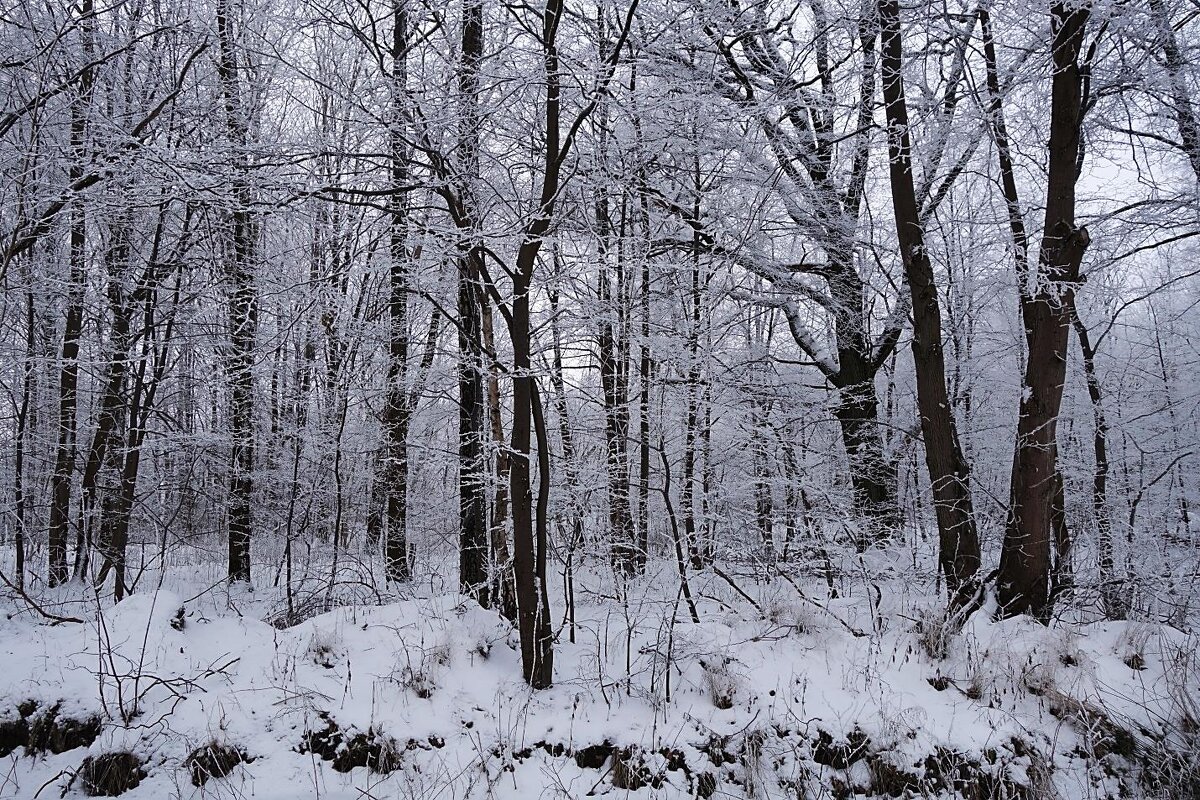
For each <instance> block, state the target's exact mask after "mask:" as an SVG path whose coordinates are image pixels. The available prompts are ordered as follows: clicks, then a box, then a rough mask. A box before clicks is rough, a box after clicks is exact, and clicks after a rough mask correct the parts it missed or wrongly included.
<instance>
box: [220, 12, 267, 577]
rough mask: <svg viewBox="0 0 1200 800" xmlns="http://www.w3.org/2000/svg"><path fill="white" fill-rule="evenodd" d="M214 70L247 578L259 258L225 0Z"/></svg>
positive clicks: (234, 520) (232, 569) (242, 560)
mask: <svg viewBox="0 0 1200 800" xmlns="http://www.w3.org/2000/svg"><path fill="white" fill-rule="evenodd" d="M216 18H217V37H218V39H219V47H220V57H219V58H218V60H217V73H218V77H219V79H220V83H221V94H222V98H223V100H224V105H225V126H226V134H227V136H228V137H229V146H230V147H231V148H232V151H233V153H232V157H233V167H234V178H233V181H232V185H231V195H232V196H231V201H232V204H233V210H232V211H231V212H230V213H229V219H228V224H229V247H230V252H229V254H228V255H227V256H226V259H225V279H226V280H227V281H228V283H229V289H228V292H229V308H228V311H229V329H230V348H229V353H228V356H227V358H226V372H227V374H228V376H229V384H230V401H229V434H230V438H231V440H232V448H231V452H230V478H229V570H228V574H229V580H230V581H242V582H245V583H249V582H250V541H251V538H252V514H251V495H252V489H253V483H252V474H253V471H254V439H255V436H254V372H253V366H254V339H255V334H256V332H257V329H258V297H257V294H256V291H255V287H254V270H255V261H256V259H257V256H258V224H257V221H256V219H255V217H254V214H253V212H252V211H251V199H252V198H251V189H250V176H249V162H248V154H247V145H248V139H249V120H248V109H247V108H246V107H245V101H244V97H243V90H242V79H241V76H240V75H239V69H240V67H239V65H238V57H237V47H238V45H237V35H236V32H235V30H234V21H233V10H232V9H231V7H230V0H217V7H216Z"/></svg>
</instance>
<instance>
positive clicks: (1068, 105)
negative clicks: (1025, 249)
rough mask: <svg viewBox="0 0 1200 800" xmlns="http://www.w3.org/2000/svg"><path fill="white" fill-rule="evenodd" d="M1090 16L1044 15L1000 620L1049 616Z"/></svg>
mask: <svg viewBox="0 0 1200 800" xmlns="http://www.w3.org/2000/svg"><path fill="white" fill-rule="evenodd" d="M1090 11H1091V7H1090V5H1089V4H1083V5H1070V6H1069V5H1064V4H1063V3H1056V4H1055V5H1054V6H1053V7H1052V8H1051V11H1050V23H1051V32H1052V41H1051V49H1052V54H1053V60H1054V77H1053V83H1052V88H1051V108H1050V148H1049V151H1050V152H1049V178H1048V184H1047V188H1046V216H1045V224H1044V227H1043V233H1042V244H1041V249H1040V252H1039V256H1038V270H1037V273H1036V275H1035V276H1034V279H1035V284H1034V286H1032V287H1030V288H1029V290H1028V293H1027V294H1025V295H1024V296H1023V297H1022V302H1021V316H1022V320H1023V322H1024V324H1025V330H1026V340H1027V342H1028V345H1029V360H1028V363H1027V365H1026V369H1025V382H1024V391H1023V392H1022V397H1021V404H1020V416H1019V418H1018V421H1017V440H1016V455H1015V457H1014V459H1013V468H1012V500H1011V505H1010V511H1009V521H1008V526H1007V529H1006V530H1005V536H1004V545H1003V549H1002V551H1001V556H1000V572H999V577H998V581H997V599H998V601H999V605H1000V611H999V613H1000V614H1001V615H1002V616H1012V615H1016V614H1024V613H1029V614H1032V615H1034V616H1036V617H1038V618H1039V619H1042V620H1046V619H1048V618H1049V615H1050V611H1051V597H1050V592H1049V582H1050V570H1051V563H1050V549H1051V542H1052V540H1053V537H1054V534H1055V525H1054V509H1055V494H1056V485H1057V484H1056V481H1057V478H1056V473H1057V471H1058V463H1057V450H1058V448H1057V444H1056V432H1057V422H1058V415H1059V410H1060V407H1061V404H1062V393H1063V385H1064V382H1065V380H1066V366H1067V360H1066V357H1067V344H1068V334H1069V332H1070V324H1071V313H1070V308H1071V304H1072V302H1073V298H1074V292H1075V286H1076V285H1077V284H1078V281H1079V267H1080V262H1081V261H1082V259H1083V253H1084V250H1085V249H1086V248H1087V245H1088V243H1089V238H1088V234H1087V230H1086V229H1085V228H1080V227H1076V225H1075V180H1076V170H1077V166H1076V164H1077V159H1078V154H1079V141H1080V126H1081V122H1082V108H1081V92H1082V78H1081V75H1080V70H1079V64H1078V59H1079V54H1080V50H1081V47H1082V43H1083V37H1084V30H1085V28H1086V26H1087V22H1088V17H1089V15H1090Z"/></svg>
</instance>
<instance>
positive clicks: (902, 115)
mask: <svg viewBox="0 0 1200 800" xmlns="http://www.w3.org/2000/svg"><path fill="white" fill-rule="evenodd" d="M879 21H880V27H881V33H882V47H881V50H882V62H881V66H882V71H883V98H884V104H885V109H886V115H887V123H888V157H889V158H888V160H889V165H890V177H891V189H892V208H893V211H894V213H895V218H896V238H897V240H898V241H899V244H900V254H901V257H902V260H903V262H904V271H905V275H906V277H907V279H908V286H909V290H910V291H911V293H912V316H913V342H912V352H913V363H914V364H915V367H916V377H917V407H918V411H919V413H920V415H921V432H922V434H923V436H924V439H925V464H926V467H927V469H928V470H929V482H930V484H931V486H932V488H933V506H934V512H935V514H936V515H937V523H938V544H939V547H938V564H939V567H940V569H941V571H942V574H943V575H945V578H946V588H947V590H948V592H949V595H950V602H951V607H952V608H956V609H957V608H958V607H960V606H961V605H962V604H964V603H965V602H966V601H967V600H968V599H969V597H970V596H973V595H974V584H975V576H976V573H977V572H978V571H979V564H980V555H979V537H978V535H977V534H976V531H975V516H974V513H973V509H972V505H971V486H970V471H969V469H968V467H967V462H966V459H964V458H963V454H962V448H961V447H960V446H959V441H958V431H957V428H956V426H955V421H954V411H953V408H952V407H951V405H950V398H949V395H948V393H947V390H946V361H945V355H944V352H943V349H942V318H941V307H940V304H939V302H938V295H937V284H936V283H935V278H934V274H933V265H932V263H931V262H930V260H929V251H928V249H927V246H926V243H925V229H924V225H923V223H922V221H921V218H920V211H919V208H918V205H917V195H916V189H915V186H914V183H913V172H912V144H911V139H910V137H909V133H908V125H909V122H908V103H907V101H906V99H905V96H904V78H903V72H902V70H903V66H904V65H903V52H904V51H903V42H902V41H901V34H900V4H899V3H898V2H897V0H880V3H879Z"/></svg>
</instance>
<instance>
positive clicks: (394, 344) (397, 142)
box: [383, 0, 411, 581]
mask: <svg viewBox="0 0 1200 800" xmlns="http://www.w3.org/2000/svg"><path fill="white" fill-rule="evenodd" d="M390 55H391V61H392V73H391V76H390V77H391V80H390V89H391V97H390V102H391V108H390V109H389V113H390V115H391V117H390V119H389V121H388V124H389V131H388V139H389V142H388V146H389V149H390V152H389V159H390V162H391V163H390V173H391V174H390V175H389V179H390V181H391V186H392V194H391V195H390V197H389V198H388V227H389V231H388V237H389V238H388V244H389V247H388V250H389V256H390V259H389V261H390V264H389V268H388V320H389V327H388V371H387V386H388V390H387V404H386V405H385V407H384V410H383V430H384V436H385V440H386V443H385V446H384V452H385V455H384V467H383V475H384V480H383V484H384V487H383V512H384V513H383V517H384V522H385V524H384V526H383V527H384V545H383V554H384V556H383V557H384V565H385V573H386V575H387V579H388V580H389V581H407V580H408V579H409V578H410V577H411V574H410V572H411V570H410V566H409V564H410V559H409V549H408V428H409V420H410V416H411V409H410V408H409V407H408V293H409V271H410V265H409V262H410V258H411V256H410V253H409V247H408V213H409V211H408V205H409V204H408V193H407V190H406V189H405V188H404V187H405V186H406V185H407V184H408V182H409V170H408V148H407V147H406V145H405V134H404V104H405V103H406V101H407V97H406V95H407V92H408V86H407V83H408V68H407V65H408V11H407V7H406V0H396V1H395V2H394V3H393V4H392V41H391V54H390Z"/></svg>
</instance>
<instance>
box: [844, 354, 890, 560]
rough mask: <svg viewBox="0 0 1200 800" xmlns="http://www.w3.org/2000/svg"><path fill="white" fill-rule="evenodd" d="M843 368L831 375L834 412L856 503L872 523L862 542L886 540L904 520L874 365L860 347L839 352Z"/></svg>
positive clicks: (863, 545)
mask: <svg viewBox="0 0 1200 800" xmlns="http://www.w3.org/2000/svg"><path fill="white" fill-rule="evenodd" d="M840 357H841V369H840V370H839V371H838V373H837V375H836V376H835V378H834V379H831V380H832V381H833V383H834V386H835V388H836V390H837V400H836V405H835V406H834V409H833V413H834V416H835V417H836V418H837V421H838V425H839V426H840V429H841V433H842V444H843V446H844V447H845V449H846V456H847V458H848V459H849V465H850V482H851V486H852V488H853V491H854V504H855V507H856V508H857V509H858V510H859V512H860V513H862V514H863V515H864V518H865V521H866V522H867V523H868V526H869V528H870V529H869V530H868V531H867V534H866V535H864V536H862V537H860V538H859V541H858V543H857V544H858V545H859V547H866V546H867V545H868V544H869V543H870V542H872V541H885V540H886V539H888V538H889V537H890V535H891V532H892V531H894V530H895V529H896V528H897V527H898V526H899V524H900V519H899V509H898V508H897V506H896V465H895V464H893V463H891V462H890V461H889V460H888V458H887V457H886V456H885V455H884V452H883V436H882V434H881V433H880V429H879V394H878V392H876V390H875V370H874V369H873V368H872V367H871V366H870V365H869V364H868V363H867V362H866V359H864V358H863V356H862V354H861V353H859V352H858V351H857V350H850V349H845V350H842V351H841V354H840Z"/></svg>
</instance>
